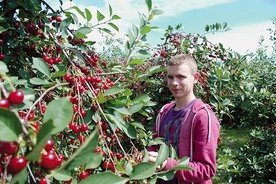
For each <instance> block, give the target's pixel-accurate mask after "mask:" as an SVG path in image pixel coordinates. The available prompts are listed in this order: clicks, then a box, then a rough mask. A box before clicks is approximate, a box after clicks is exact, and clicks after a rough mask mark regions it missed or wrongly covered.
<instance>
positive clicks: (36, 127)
mask: <svg viewBox="0 0 276 184" xmlns="http://www.w3.org/2000/svg"><path fill="white" fill-rule="evenodd" d="M32 126H33V127H34V128H35V131H36V132H38V131H39V130H40V124H39V122H37V121H35V122H33V123H32Z"/></svg>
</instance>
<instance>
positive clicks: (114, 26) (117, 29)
mask: <svg viewBox="0 0 276 184" xmlns="http://www.w3.org/2000/svg"><path fill="white" fill-rule="evenodd" d="M107 24H108V25H109V26H111V27H112V28H113V29H115V30H116V31H118V32H119V28H118V26H116V25H115V24H113V23H112V22H109V23H107Z"/></svg>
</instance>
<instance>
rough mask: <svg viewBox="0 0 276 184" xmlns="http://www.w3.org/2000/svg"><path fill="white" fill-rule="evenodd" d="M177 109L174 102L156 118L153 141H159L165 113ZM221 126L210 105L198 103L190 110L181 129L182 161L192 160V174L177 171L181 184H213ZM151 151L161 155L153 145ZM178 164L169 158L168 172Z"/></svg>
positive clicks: (180, 156) (180, 154)
mask: <svg viewBox="0 0 276 184" xmlns="http://www.w3.org/2000/svg"><path fill="white" fill-rule="evenodd" d="M174 105H175V102H171V103H168V104H166V105H164V106H163V107H162V108H161V110H160V112H159V113H158V115H157V118H156V122H155V125H154V127H153V133H154V138H157V137H159V130H160V128H162V127H160V124H161V122H162V120H163V118H164V117H165V115H166V113H167V112H168V111H169V110H170V108H172V107H173V106H174ZM219 131H220V124H219V121H218V119H217V117H216V115H215V113H214V112H213V110H212V109H211V107H210V106H209V105H208V104H204V103H203V102H202V101H201V100H200V99H196V100H195V103H194V105H193V106H192V107H191V108H190V109H189V110H188V112H187V113H186V115H185V117H184V118H183V123H182V126H181V129H180V137H179V145H178V148H179V155H178V157H179V158H183V157H185V156H186V157H189V158H190V160H189V164H188V165H189V166H191V167H192V168H193V170H178V171H176V174H175V177H176V178H177V179H178V183H179V184H186V183H197V184H210V183H212V180H211V178H212V177H213V176H214V175H215V173H216V149H217V143H218V138H219ZM148 151H158V146H156V145H153V146H151V147H149V148H148ZM177 163H178V161H177V160H174V159H172V158H167V165H166V166H165V168H164V170H168V169H171V168H173V167H174V166H175V165H177Z"/></svg>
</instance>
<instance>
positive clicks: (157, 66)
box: [148, 65, 160, 73]
mask: <svg viewBox="0 0 276 184" xmlns="http://www.w3.org/2000/svg"><path fill="white" fill-rule="evenodd" d="M159 69H160V65H154V66H152V67H150V68H149V69H148V72H149V73H154V72H155V71H157V72H159V71H160V70H159Z"/></svg>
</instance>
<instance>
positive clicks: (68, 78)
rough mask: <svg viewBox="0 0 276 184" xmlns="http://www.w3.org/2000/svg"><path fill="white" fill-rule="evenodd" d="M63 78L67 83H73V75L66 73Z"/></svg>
mask: <svg viewBox="0 0 276 184" xmlns="http://www.w3.org/2000/svg"><path fill="white" fill-rule="evenodd" d="M63 78H64V79H65V80H66V81H67V82H72V81H73V78H72V77H71V75H69V74H68V73H66V74H65V75H64V76H63Z"/></svg>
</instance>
